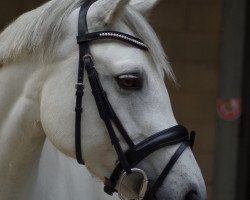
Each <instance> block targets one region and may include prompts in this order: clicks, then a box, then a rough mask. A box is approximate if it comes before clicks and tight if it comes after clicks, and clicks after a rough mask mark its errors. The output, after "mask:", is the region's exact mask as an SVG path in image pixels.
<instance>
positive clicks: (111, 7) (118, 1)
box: [91, 0, 129, 24]
mask: <svg viewBox="0 0 250 200" xmlns="http://www.w3.org/2000/svg"><path fill="white" fill-rule="evenodd" d="M128 3H129V0H99V1H96V2H95V3H94V4H93V5H92V6H91V9H93V12H92V13H93V14H94V15H95V16H96V17H97V20H98V21H99V22H100V21H102V22H104V24H110V23H112V22H113V21H114V20H115V19H116V18H117V17H118V16H119V15H120V14H121V13H122V12H123V10H124V8H125V7H126V5H127V4H128Z"/></svg>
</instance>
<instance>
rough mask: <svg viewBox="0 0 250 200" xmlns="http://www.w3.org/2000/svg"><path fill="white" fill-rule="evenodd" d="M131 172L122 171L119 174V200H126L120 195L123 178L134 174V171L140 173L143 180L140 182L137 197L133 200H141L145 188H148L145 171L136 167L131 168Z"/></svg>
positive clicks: (145, 190)
mask: <svg viewBox="0 0 250 200" xmlns="http://www.w3.org/2000/svg"><path fill="white" fill-rule="evenodd" d="M131 171H132V173H131V174H127V173H126V172H123V174H122V175H121V178H120V181H119V185H118V191H117V193H118V196H119V198H120V199H121V200H126V199H125V198H124V197H123V196H122V183H123V181H124V179H125V178H126V177H128V176H131V175H132V174H135V173H138V174H141V175H142V178H143V181H142V183H141V187H140V190H139V194H138V197H137V199H134V200H143V198H144V196H145V194H146V192H147V189H148V177H147V175H146V173H145V172H144V171H143V170H141V169H138V168H133V169H131Z"/></svg>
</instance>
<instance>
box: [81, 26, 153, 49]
mask: <svg viewBox="0 0 250 200" xmlns="http://www.w3.org/2000/svg"><path fill="white" fill-rule="evenodd" d="M97 39H117V40H120V41H124V42H128V43H130V44H132V45H134V46H136V47H138V48H140V49H142V50H146V51H147V50H148V47H147V46H146V44H144V42H143V41H142V40H140V39H139V38H136V37H134V36H131V35H128V34H125V33H122V32H118V31H100V32H93V33H87V34H86V35H79V36H77V42H78V44H80V43H84V42H89V41H92V40H97Z"/></svg>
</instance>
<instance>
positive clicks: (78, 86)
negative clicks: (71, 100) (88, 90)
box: [75, 83, 84, 89]
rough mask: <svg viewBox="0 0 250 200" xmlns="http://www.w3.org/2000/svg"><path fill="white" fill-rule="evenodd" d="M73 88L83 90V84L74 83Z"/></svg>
mask: <svg viewBox="0 0 250 200" xmlns="http://www.w3.org/2000/svg"><path fill="white" fill-rule="evenodd" d="M75 88H76V89H81V88H82V89H84V84H83V83H76V84H75Z"/></svg>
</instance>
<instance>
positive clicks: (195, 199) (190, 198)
mask: <svg viewBox="0 0 250 200" xmlns="http://www.w3.org/2000/svg"><path fill="white" fill-rule="evenodd" d="M185 200H200V198H199V196H198V195H197V193H196V192H195V191H190V192H189V193H187V195H186V197H185Z"/></svg>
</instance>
